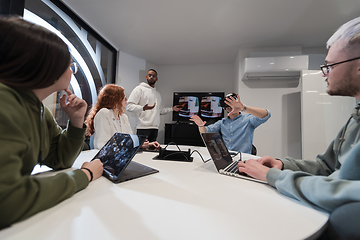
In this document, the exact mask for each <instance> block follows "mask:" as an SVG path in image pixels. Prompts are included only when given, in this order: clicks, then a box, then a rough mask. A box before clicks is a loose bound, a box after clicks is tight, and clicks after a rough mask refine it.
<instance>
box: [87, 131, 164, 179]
mask: <svg viewBox="0 0 360 240" xmlns="http://www.w3.org/2000/svg"><path fill="white" fill-rule="evenodd" d="M145 140H146V136H141V135H133V134H125V133H115V134H114V135H113V136H112V137H111V138H110V139H109V141H108V142H107V143H106V144H105V145H104V146H103V147H102V148H101V149H100V151H99V152H98V153H97V154H96V155H95V157H94V158H93V159H92V160H94V159H100V160H101V162H102V163H103V167H104V172H103V176H105V177H106V178H107V179H109V180H110V181H112V182H114V183H120V182H125V181H128V180H131V179H135V178H139V177H143V176H146V175H149V174H153V173H157V172H159V171H158V170H156V169H153V168H151V167H148V166H145V165H143V164H140V163H137V162H134V161H131V160H132V159H133V157H134V156H135V154H136V153H137V151H138V150H139V149H140V147H141V146H142V144H143V143H144V141H145Z"/></svg>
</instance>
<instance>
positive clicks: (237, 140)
mask: <svg viewBox="0 0 360 240" xmlns="http://www.w3.org/2000/svg"><path fill="white" fill-rule="evenodd" d="M220 104H221V107H222V108H223V109H224V110H225V111H226V112H227V113H228V116H227V117H225V118H223V119H221V120H219V121H217V122H215V123H214V124H211V125H209V126H205V124H206V121H203V120H202V119H201V118H200V117H199V116H197V115H195V116H193V117H191V118H190V120H191V121H193V122H194V123H195V124H196V125H197V126H198V127H199V132H200V133H206V132H220V133H221V134H222V137H223V139H224V142H225V145H226V147H227V148H228V149H229V150H230V151H236V152H243V153H250V154H251V153H252V142H253V137H254V130H255V128H257V127H258V126H260V125H261V124H263V123H265V122H266V121H267V120H268V119H269V118H270V117H271V113H270V111H269V110H267V109H263V108H257V107H251V106H246V105H245V104H243V103H242V102H241V101H240V97H239V95H237V94H235V93H230V94H228V95H226V97H225V99H224V100H222V101H221V102H220ZM243 112H244V113H247V114H242V113H243Z"/></svg>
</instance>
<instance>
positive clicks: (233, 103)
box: [225, 95, 245, 114]
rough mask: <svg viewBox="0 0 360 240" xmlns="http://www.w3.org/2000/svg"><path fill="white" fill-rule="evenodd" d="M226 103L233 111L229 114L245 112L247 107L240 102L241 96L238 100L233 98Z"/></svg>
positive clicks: (229, 98) (227, 99) (226, 100)
mask: <svg viewBox="0 0 360 240" xmlns="http://www.w3.org/2000/svg"><path fill="white" fill-rule="evenodd" d="M225 103H226V104H227V105H229V106H230V107H231V108H232V111H231V112H230V113H229V114H231V113H233V112H240V111H242V110H244V107H245V105H244V104H243V103H242V102H241V101H240V96H239V95H238V96H237V99H235V98H233V97H232V96H230V97H228V98H226V99H225Z"/></svg>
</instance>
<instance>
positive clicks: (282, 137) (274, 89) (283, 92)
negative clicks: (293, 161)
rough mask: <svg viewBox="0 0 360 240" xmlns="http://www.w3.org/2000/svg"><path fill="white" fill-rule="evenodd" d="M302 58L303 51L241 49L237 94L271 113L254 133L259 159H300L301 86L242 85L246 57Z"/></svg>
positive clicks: (277, 83) (273, 82) (282, 83)
mask: <svg viewBox="0 0 360 240" xmlns="http://www.w3.org/2000/svg"><path fill="white" fill-rule="evenodd" d="M294 54H296V55H300V54H301V48H299V47H293V48H290V47H289V48H276V49H240V50H239V52H238V55H237V58H236V60H235V62H234V71H235V76H236V78H235V79H234V81H235V82H237V88H238V93H239V94H240V99H241V101H242V102H243V103H245V104H246V105H249V106H254V107H260V108H266V109H269V110H270V112H271V118H270V119H269V120H268V121H267V122H266V123H264V124H262V125H260V126H259V127H258V128H257V129H256V130H255V133H254V142H253V143H254V145H255V146H256V148H257V150H258V155H259V156H264V155H268V156H272V157H279V158H282V157H286V156H292V157H296V158H301V122H300V120H301V95H300V92H301V84H300V79H299V80H295V81H294V80H293V81H289V80H286V81H283V80H267V81H265V80H254V81H242V75H243V69H242V61H243V59H244V58H246V57H250V56H251V57H262V56H287V55H294Z"/></svg>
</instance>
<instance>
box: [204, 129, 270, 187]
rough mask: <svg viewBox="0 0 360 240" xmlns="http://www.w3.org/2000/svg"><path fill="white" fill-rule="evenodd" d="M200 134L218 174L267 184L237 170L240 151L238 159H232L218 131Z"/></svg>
mask: <svg viewBox="0 0 360 240" xmlns="http://www.w3.org/2000/svg"><path fill="white" fill-rule="evenodd" d="M201 136H202V138H203V140H204V143H205V146H206V147H207V149H208V151H209V153H210V155H211V158H212V160H213V162H214V164H215V166H216V169H217V170H218V172H219V173H220V174H224V175H228V176H233V177H238V178H243V179H247V180H251V181H255V182H261V183H266V184H267V182H265V181H262V180H258V179H255V178H252V177H250V176H248V175H246V174H245V173H240V172H239V170H238V168H237V164H238V162H239V161H241V153H240V159H239V161H235V160H233V159H232V157H231V155H230V153H229V151H228V149H227V147H226V145H225V143H224V140H223V139H222V137H221V135H220V133H202V134H201Z"/></svg>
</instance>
